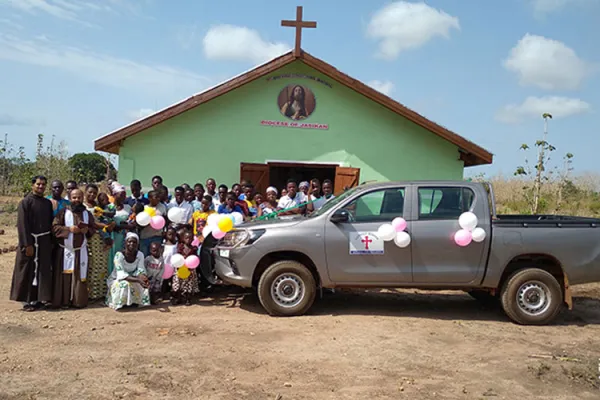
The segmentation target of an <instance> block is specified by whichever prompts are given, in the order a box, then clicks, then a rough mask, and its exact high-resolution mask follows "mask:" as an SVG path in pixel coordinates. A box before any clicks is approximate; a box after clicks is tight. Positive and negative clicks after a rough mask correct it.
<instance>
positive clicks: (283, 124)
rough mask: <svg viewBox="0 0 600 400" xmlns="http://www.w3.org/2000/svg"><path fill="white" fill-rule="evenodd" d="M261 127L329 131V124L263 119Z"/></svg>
mask: <svg viewBox="0 0 600 400" xmlns="http://www.w3.org/2000/svg"><path fill="white" fill-rule="evenodd" d="M260 124H261V125H264V126H281V127H284V128H300V129H321V130H327V129H329V124H314V123H307V122H296V121H291V122H289V121H275V120H267V119H263V120H262V121H260Z"/></svg>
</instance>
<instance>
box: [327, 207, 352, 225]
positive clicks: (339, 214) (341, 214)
mask: <svg viewBox="0 0 600 400" xmlns="http://www.w3.org/2000/svg"><path fill="white" fill-rule="evenodd" d="M329 220H330V221H331V222H333V223H334V224H339V223H343V222H348V221H349V220H350V214H349V213H348V211H347V210H344V209H341V210H336V211H335V212H334V213H333V214H332V215H331V218H330V219H329Z"/></svg>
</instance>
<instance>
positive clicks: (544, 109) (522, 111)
mask: <svg viewBox="0 0 600 400" xmlns="http://www.w3.org/2000/svg"><path fill="white" fill-rule="evenodd" d="M591 109H592V107H591V106H590V105H589V104H588V103H586V102H585V101H583V100H581V99H573V98H568V97H560V96H545V97H533V96H530V97H527V98H526V99H525V101H523V103H521V104H509V105H506V106H504V107H503V108H502V109H500V110H499V111H498V112H497V113H496V120H498V121H500V122H503V123H507V124H518V123H521V122H523V121H524V120H526V119H532V118H538V119H541V118H542V114H543V113H550V114H552V117H554V118H566V117H570V116H573V115H578V114H584V113H587V112H590V111H591Z"/></svg>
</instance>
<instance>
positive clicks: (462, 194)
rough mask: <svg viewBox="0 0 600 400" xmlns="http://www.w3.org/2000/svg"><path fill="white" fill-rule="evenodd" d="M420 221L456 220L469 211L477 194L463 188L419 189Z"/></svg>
mask: <svg viewBox="0 0 600 400" xmlns="http://www.w3.org/2000/svg"><path fill="white" fill-rule="evenodd" d="M418 194H419V219H454V218H458V217H460V215H461V214H462V213H463V212H466V211H469V209H470V208H471V206H472V205H473V201H474V199H475V193H473V191H472V190H471V189H469V188H461V187H427V188H423V187H422V188H419V191H418Z"/></svg>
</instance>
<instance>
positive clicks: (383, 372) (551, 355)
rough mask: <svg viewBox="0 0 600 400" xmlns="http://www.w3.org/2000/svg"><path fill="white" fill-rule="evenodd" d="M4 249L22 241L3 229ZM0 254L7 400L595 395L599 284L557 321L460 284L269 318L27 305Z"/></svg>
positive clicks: (226, 303)
mask: <svg viewBox="0 0 600 400" xmlns="http://www.w3.org/2000/svg"><path fill="white" fill-rule="evenodd" d="M4 229H6V231H7V232H6V234H5V235H1V236H0V247H4V246H6V245H11V244H15V243H16V236H15V234H14V230H13V229H10V228H6V227H4ZM13 262H14V253H8V254H3V255H0V399H2V400H4V399H65V400H66V399H122V398H128V399H151V398H152V399H191V398H198V399H235V400H243V399H248V400H259V399H273V400H275V399H279V400H287V399H336V400H340V399H518V398H522V397H525V396H526V397H527V398H528V399H598V398H600V380H599V378H598V375H599V371H598V367H599V365H598V364H599V362H600V359H599V357H600V284H594V285H585V286H580V287H575V288H574V295H575V309H574V310H573V311H570V312H568V311H566V312H564V313H563V314H562V315H561V316H560V317H559V319H558V321H557V323H556V324H555V325H553V326H545V327H522V326H518V325H515V324H513V323H511V322H509V321H508V320H507V318H506V317H505V316H504V315H503V314H502V312H501V311H500V310H497V309H486V308H484V307H483V306H481V305H479V304H478V303H477V302H476V301H474V300H472V299H471V298H470V297H469V296H467V295H465V294H462V293H456V292H438V293H427V292H422V291H415V290H401V291H385V292H380V293H377V292H368V291H367V292H364V291H363V292H349V293H346V292H341V293H340V292H338V293H335V294H329V295H326V296H325V297H324V298H323V299H322V300H320V301H319V302H318V303H317V304H316V305H315V307H314V309H313V311H312V312H311V314H310V315H308V316H304V317H295V318H272V317H269V316H268V315H266V314H265V313H264V312H263V311H262V309H261V307H260V305H259V303H258V299H257V297H256V296H255V295H254V294H252V293H244V292H242V291H240V290H228V291H221V292H220V293H219V294H217V295H215V297H214V298H203V299H200V300H199V301H198V303H197V304H196V305H193V306H190V307H185V306H180V307H169V306H167V305H166V304H165V305H163V306H157V307H152V308H146V309H137V310H136V309H133V310H128V311H121V312H116V311H112V310H110V309H108V308H106V307H103V306H101V305H93V306H90V307H89V308H88V309H85V310H77V311H40V312H35V313H24V312H22V311H20V305H19V304H16V303H14V302H10V301H8V300H7V299H8V295H9V289H10V280H11V274H12V267H13Z"/></svg>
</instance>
